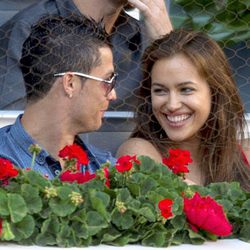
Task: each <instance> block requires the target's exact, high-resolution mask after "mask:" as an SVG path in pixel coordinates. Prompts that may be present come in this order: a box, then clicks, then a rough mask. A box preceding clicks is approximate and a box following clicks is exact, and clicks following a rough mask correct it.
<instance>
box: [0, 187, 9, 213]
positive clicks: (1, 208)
mask: <svg viewBox="0 0 250 250" xmlns="http://www.w3.org/2000/svg"><path fill="white" fill-rule="evenodd" d="M7 200H8V197H7V193H6V192H5V191H4V190H3V189H1V188H0V217H2V216H6V215H9V214H10V213H9V208H8V202H7Z"/></svg>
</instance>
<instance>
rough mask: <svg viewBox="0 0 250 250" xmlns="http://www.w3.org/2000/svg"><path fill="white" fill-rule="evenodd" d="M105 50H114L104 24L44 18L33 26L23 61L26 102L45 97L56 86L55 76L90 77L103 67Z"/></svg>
mask: <svg viewBox="0 0 250 250" xmlns="http://www.w3.org/2000/svg"><path fill="white" fill-rule="evenodd" d="M102 47H110V48H111V43H110V40H109V38H108V35H107V33H106V32H105V29H104V27H103V25H102V23H96V22H95V21H94V20H92V19H88V18H86V17H80V16H73V15H72V16H70V17H61V16H58V15H50V16H45V17H42V18H41V19H40V20H39V21H38V22H37V23H36V24H35V25H34V26H32V28H31V33H30V35H29V37H28V38H27V39H26V41H25V42H24V44H23V49H22V57H21V59H20V67H21V70H22V73H23V77H24V81H25V88H26V94H27V100H28V101H36V100H38V99H40V98H42V97H44V96H45V95H46V94H47V93H48V91H49V90H50V89H51V86H52V85H53V83H54V76H53V74H54V73H58V72H67V71H79V72H83V73H89V72H90V71H91V69H92V68H93V67H96V66H98V65H99V64H100V52H99V49H100V48H102Z"/></svg>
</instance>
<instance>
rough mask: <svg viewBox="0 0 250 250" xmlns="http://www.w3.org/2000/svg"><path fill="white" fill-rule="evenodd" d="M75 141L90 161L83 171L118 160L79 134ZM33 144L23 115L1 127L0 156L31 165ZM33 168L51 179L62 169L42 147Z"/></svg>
mask: <svg viewBox="0 0 250 250" xmlns="http://www.w3.org/2000/svg"><path fill="white" fill-rule="evenodd" d="M75 143H77V144H78V145H80V146H81V147H82V148H83V149H84V150H85V152H86V153H87V155H88V158H89V163H88V165H87V166H85V167H84V168H83V169H82V170H83V171H85V170H89V171H90V172H91V173H94V172H95V171H96V170H97V169H99V168H100V166H101V164H102V163H105V162H106V161H110V162H111V164H112V165H114V164H115V162H116V159H115V158H114V157H112V155H111V153H110V152H105V151H102V150H100V149H97V148H96V147H94V146H92V145H86V144H85V143H84V142H83V141H82V140H81V139H80V137H78V136H76V139H75ZM32 144H37V142H36V141H34V140H33V139H32V137H31V136H30V135H29V134H28V133H27V132H26V131H25V129H24V127H23V126H22V124H21V115H20V116H19V117H18V118H17V119H16V122H15V123H14V124H13V125H8V126H5V127H3V128H1V129H0V157H1V158H6V159H9V160H10V161H11V162H12V163H13V164H14V165H15V166H16V167H18V168H28V167H30V166H31V162H32V154H31V152H29V150H28V148H29V147H30V145H32ZM33 169H34V170H35V171H38V172H39V173H41V174H42V175H43V176H46V177H48V178H49V179H53V178H54V177H55V176H57V175H59V174H60V172H61V170H62V168H61V166H60V163H59V162H58V161H56V160H55V159H54V158H53V157H51V156H50V155H49V153H48V152H47V151H46V150H45V149H42V150H41V152H40V153H39V154H38V155H37V157H36V159H35V164H34V166H33Z"/></svg>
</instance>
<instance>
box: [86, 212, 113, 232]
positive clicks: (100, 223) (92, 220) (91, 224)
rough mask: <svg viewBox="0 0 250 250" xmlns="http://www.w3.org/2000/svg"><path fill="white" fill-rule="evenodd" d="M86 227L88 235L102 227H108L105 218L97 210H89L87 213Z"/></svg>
mask: <svg viewBox="0 0 250 250" xmlns="http://www.w3.org/2000/svg"><path fill="white" fill-rule="evenodd" d="M86 223H87V229H88V231H89V235H95V234H97V233H98V232H99V231H100V230H101V229H102V228H105V227H108V223H107V222H106V220H105V219H104V218H103V217H102V216H101V215H100V214H99V213H97V212H95V211H89V212H88V213H87V221H86Z"/></svg>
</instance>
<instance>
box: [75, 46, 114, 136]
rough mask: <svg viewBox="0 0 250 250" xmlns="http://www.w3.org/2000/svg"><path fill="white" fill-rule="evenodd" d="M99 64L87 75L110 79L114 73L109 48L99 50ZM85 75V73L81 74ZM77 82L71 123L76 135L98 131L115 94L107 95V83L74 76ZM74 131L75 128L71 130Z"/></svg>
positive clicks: (112, 92)
mask: <svg viewBox="0 0 250 250" xmlns="http://www.w3.org/2000/svg"><path fill="white" fill-rule="evenodd" d="M100 55H101V64H100V65H99V66H97V67H94V68H93V69H92V70H91V71H90V72H89V75H91V76H94V77H98V78H102V79H104V80H108V79H110V77H111V76H112V74H113V73H114V66H113V55H112V51H111V49H110V48H107V47H104V48H101V49H100ZM82 73H85V72H82ZM74 77H75V80H76V81H79V84H80V85H79V86H80V88H79V90H78V93H77V95H76V96H74V104H73V106H72V109H71V110H72V122H73V125H74V126H75V127H76V128H77V132H78V133H83V132H90V131H95V130H97V129H99V128H100V127H101V125H102V118H103V116H104V113H105V111H106V110H107V109H108V106H109V102H110V101H111V100H114V99H116V92H115V90H114V89H113V90H112V91H111V92H110V93H108V94H107V88H108V86H107V83H104V82H102V81H96V80H91V79H86V80H85V81H84V82H83V79H82V78H81V77H78V76H74ZM73 129H75V128H73Z"/></svg>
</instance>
